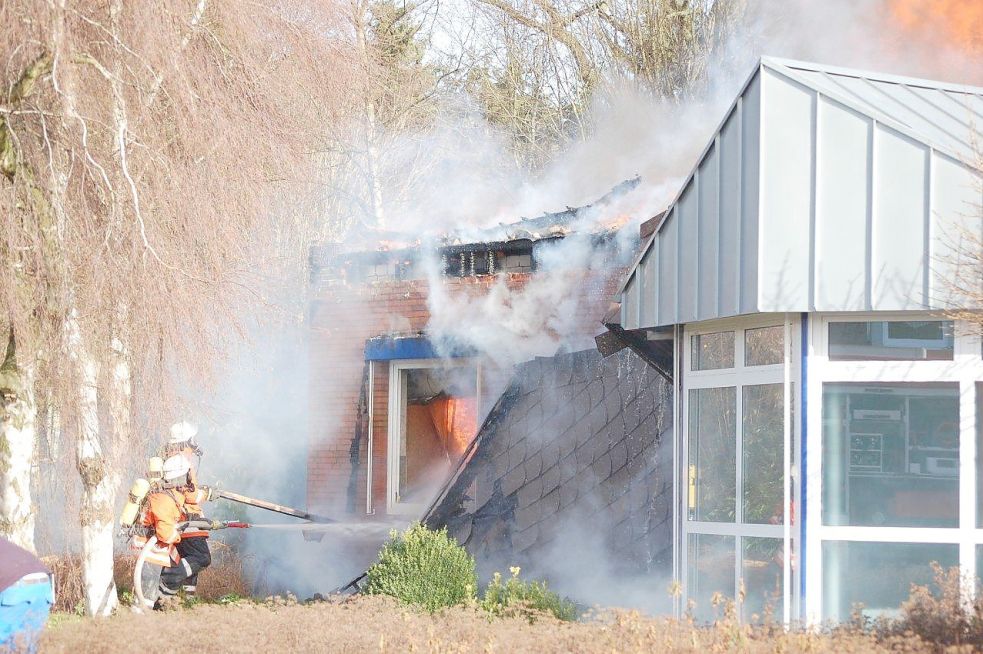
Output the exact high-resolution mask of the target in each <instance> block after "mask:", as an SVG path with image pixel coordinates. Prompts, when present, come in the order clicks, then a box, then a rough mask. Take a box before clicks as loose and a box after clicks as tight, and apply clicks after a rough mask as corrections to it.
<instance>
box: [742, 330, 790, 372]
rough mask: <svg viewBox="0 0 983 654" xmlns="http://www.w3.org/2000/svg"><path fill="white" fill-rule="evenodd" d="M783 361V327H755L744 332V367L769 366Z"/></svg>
mask: <svg viewBox="0 0 983 654" xmlns="http://www.w3.org/2000/svg"><path fill="white" fill-rule="evenodd" d="M784 360H785V327H784V325H776V326H774V327H757V328H755V329H748V330H745V332H744V365H746V366H771V365H776V364H780V363H782V362H783V361H784Z"/></svg>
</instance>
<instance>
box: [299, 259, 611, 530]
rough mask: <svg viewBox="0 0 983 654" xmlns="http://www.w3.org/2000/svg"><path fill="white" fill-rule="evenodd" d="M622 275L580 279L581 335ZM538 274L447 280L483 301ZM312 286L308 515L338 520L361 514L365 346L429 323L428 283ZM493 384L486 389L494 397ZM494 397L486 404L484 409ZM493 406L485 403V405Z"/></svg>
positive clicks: (380, 427)
mask: <svg viewBox="0 0 983 654" xmlns="http://www.w3.org/2000/svg"><path fill="white" fill-rule="evenodd" d="M622 272H623V269H621V268H612V269H611V270H610V271H609V273H606V274H604V275H594V276H590V277H587V278H585V280H584V283H583V284H582V285H581V286H580V293H581V294H582V296H583V297H582V298H581V299H582V303H581V306H583V307H584V311H583V315H582V316H581V319H582V323H581V324H582V326H583V331H584V333H585V335H588V336H589V335H592V334H593V333H595V332H596V331H597V330H598V328H599V326H600V325H599V321H600V318H601V316H602V315H603V314H604V312H605V311H606V309H607V306H608V303H609V302H610V300H611V298H612V297H613V295H614V293H615V290H616V285H617V283H618V282H619V281H620V278H621V274H622ZM536 274H542V273H536V272H521V273H517V272H510V273H504V275H498V276H478V277H446V278H444V279H443V280H442V283H443V284H445V286H446V288H447V292H448V293H450V294H457V293H467V294H471V295H476V296H480V295H481V294H483V293H486V292H488V290H489V289H490V288H491V287H492V285H493V284H495V283H497V280H498V279H499V278H503V277H504V279H505V282H506V284H507V285H508V286H509V287H510V288H514V289H516V288H521V287H522V286H524V285H525V284H527V283H528V282H529V280H530V278H531V276H532V275H536ZM323 277H324V275H322V276H321V278H319V279H316V280H315V287H314V293H313V301H312V303H311V309H310V316H309V324H310V329H311V339H310V348H311V350H310V358H311V364H312V365H311V380H310V383H311V392H310V394H309V395H310V402H311V406H310V416H311V420H310V424H311V435H310V446H309V455H308V475H307V478H308V487H307V501H308V506H309V507H310V508H311V510H314V511H318V512H324V513H327V514H329V515H331V514H332V513H334V514H340V513H342V512H344V511H346V510H349V509H350V508H353V509H354V515H356V516H358V515H363V516H364V515H365V513H366V481H367V480H366V474H367V469H368V468H367V465H366V460H367V456H368V452H367V439H362V440H361V441H360V442H359V443H358V447H357V455H358V456H357V458H358V464H357V465H355V466H353V464H352V441H353V438H354V436H355V433H356V424H357V420H358V410H357V407H358V401H359V394H360V391H361V386H362V380H363V375H364V372H365V365H366V362H365V361H364V347H365V342H366V341H367V340H368V339H370V338H373V337H376V336H382V335H391V336H397V335H414V334H417V333H420V332H423V331H424V330H425V328H426V325H427V322H428V320H429V317H430V316H429V312H428V309H427V294H428V293H427V282H426V280H419V279H415V280H395V279H391V278H388V279H387V278H383V279H375V280H372V281H367V282H364V283H360V284H349V283H345V282H339V281H333V280H331V279H324V278H323ZM388 374H389V366H388V362H385V361H378V362H376V363H375V364H374V378H375V384H374V388H373V389H372V394H373V398H374V400H373V416H372V487H373V491H372V493H373V506H374V507H375V509H376V514H377V515H384V514H385V505H386V471H387V463H386V461H387V452H386V445H387V434H388V402H389V380H388ZM495 388H496V387H495V384H493V383H492V384H486V390H490V391H491V392H494V390H495ZM494 399H495V398H486V401H485V402H483V405H484V406H485V408H487V407H489V406H490V405H491V404H493V403H494ZM487 400H490V401H487Z"/></svg>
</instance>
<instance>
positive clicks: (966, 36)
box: [888, 0, 983, 54]
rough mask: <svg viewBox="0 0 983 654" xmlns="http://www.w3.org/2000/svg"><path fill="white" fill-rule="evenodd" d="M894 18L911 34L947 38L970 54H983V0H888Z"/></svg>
mask: <svg viewBox="0 0 983 654" xmlns="http://www.w3.org/2000/svg"><path fill="white" fill-rule="evenodd" d="M888 4H889V7H890V10H891V14H892V16H893V17H894V20H895V21H896V22H897V23H898V25H899V26H900V27H901V28H902V29H903V30H904V31H905V32H907V33H908V34H909V35H911V36H914V37H920V38H926V39H932V40H937V39H944V42H945V43H946V44H948V45H953V46H955V47H957V48H959V49H960V50H962V51H963V52H966V53H967V54H983V2H981V0H889V3H888Z"/></svg>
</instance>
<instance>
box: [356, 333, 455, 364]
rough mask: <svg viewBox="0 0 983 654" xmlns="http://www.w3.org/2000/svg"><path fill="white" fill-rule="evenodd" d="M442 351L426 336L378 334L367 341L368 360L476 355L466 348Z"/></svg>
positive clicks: (366, 352)
mask: <svg viewBox="0 0 983 654" xmlns="http://www.w3.org/2000/svg"><path fill="white" fill-rule="evenodd" d="M445 350H446V348H444V349H442V350H441V351H440V352H438V351H437V348H436V347H435V346H434V344H433V343H432V342H431V341H430V339H429V338H427V337H426V336H404V337H393V336H376V337H375V338H370V339H369V340H367V341H365V360H366V361H393V360H398V359H441V358H446V357H449V358H458V357H469V356H474V353H473V352H470V351H468V350H466V349H464V348H457V349H452V350H451V351H450V352H448V351H445Z"/></svg>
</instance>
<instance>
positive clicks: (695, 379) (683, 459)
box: [676, 313, 802, 623]
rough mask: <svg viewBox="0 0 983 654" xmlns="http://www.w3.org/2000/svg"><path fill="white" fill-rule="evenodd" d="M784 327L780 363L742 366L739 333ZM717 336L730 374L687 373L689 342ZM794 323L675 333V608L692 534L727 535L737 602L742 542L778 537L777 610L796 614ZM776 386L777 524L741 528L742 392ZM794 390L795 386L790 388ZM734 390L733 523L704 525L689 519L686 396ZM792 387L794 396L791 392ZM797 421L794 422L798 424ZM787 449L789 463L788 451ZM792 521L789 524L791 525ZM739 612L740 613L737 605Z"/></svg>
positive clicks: (757, 321) (792, 318)
mask: <svg viewBox="0 0 983 654" xmlns="http://www.w3.org/2000/svg"><path fill="white" fill-rule="evenodd" d="M779 325H781V326H783V327H784V329H785V334H784V335H785V339H784V340H785V342H784V347H783V350H784V355H783V361H782V362H781V363H776V364H768V365H747V358H746V356H745V345H746V340H745V332H746V331H747V330H749V329H757V328H761V327H774V326H779ZM724 331H733V332H734V366H733V367H732V368H716V369H709V370H694V368H693V364H694V361H693V347H692V343H693V341H692V338H693V337H694V336H700V335H703V334H713V333H718V332H724ZM800 335H801V323H800V316H799V314H780V313H776V314H757V315H754V316H748V317H739V318H730V319H724V320H713V321H707V322H701V323H696V324H692V325H685V326H683V328H682V329H681V340H682V347H681V348H680V349H681V350H682V355H683V356H682V366H681V370H680V373H681V374H680V376H679V381H678V382H677V383H678V384H679V385H678V389H679V390H678V392H679V394H680V397H681V402H680V409H681V410H680V417H679V418H678V419H677V421H676V424H677V425H678V426H679V431H678V434H679V437H678V440H677V443H678V447H679V453H680V463H681V468H680V475H681V476H680V478H679V479H680V481H681V482H682V486H681V488H680V492H679V497H678V498H677V502H678V504H677V506H678V507H679V516H680V518H679V523H678V524H679V532H678V533H679V536H678V540H677V541H676V542H677V547H678V551H679V555H678V557H679V565H680V571H681V573H682V574H681V575H680V581H681V582H682V584H683V597H682V598H681V599H682V605H683V606H685V604H686V598H687V597H688V595H687V589H686V587H687V585H688V581H689V579H690V576H691V574H692V573H693V571H692V570H690V568H689V539H690V536H691V535H700V534H704V535H719V536H732V537H734V560H735V566H734V591H735V593H734V599H735V600H736V596H737V593H736V591H737V588H738V587H739V584H740V581H741V576H742V568H743V562H744V553H743V544H744V538H777V539H780V540H783V548H784V551H785V552H786V553H789V554H790V555H787V556H785V558H784V560H785V564H784V565H783V579H782V581H783V606H782V610H781V611H780V613H781V614H782V617H783V620H784V622H786V623H788V622H790V620H791V616H792V615H797V614H798V601H799V594H798V593H797V592H795V589H797V588H798V587H799V584H800V581H799V579H800V577H799V575H800V574H801V572H800V571H801V566H794V567H793V566H792V562H793V561H798V560H800V554H799V548H800V543H801V540H802V539H801V538H799V537H798V535H797V534H795V532H796V531H798V530H799V529H801V527H800V524H799V523H800V520H799V518H798V516H792V515H791V512H790V510H789V509H790V507H791V505H792V504H793V503H794V504H798V502H799V499H798V486H799V484H800V482H799V479H798V478H799V475H798V473H797V472H796V471H797V469H798V467H799V457H800V456H801V451H802V448H801V442H800V438H801V434H800V431H801V430H800V429H798V428H796V425H793V424H792V423H791V419H792V416H800V415H801V413H800V411H801V407H800V403H799V395H800V392H799V390H798V389H799V386H798V384H796V383H795V382H796V380H797V379H799V377H800V371H799V362H800V353H801V351H802V349H801V345H802V344H801V342H800V341H801V338H800ZM775 383H780V384H783V385H784V388H785V392H784V401H783V422H784V425H785V427H784V433H783V448H784V453H783V470H784V479H785V484H784V489H783V490H784V497H783V509H784V511H783V514H784V515H783V518H784V519H783V524H780V525H773V524H760V523H746V522H744V521H743V512H744V484H743V467H744V448H743V445H744V443H743V440H744V392H743V389H744V388H745V387H747V386H758V385H765V384H775ZM793 385H794V386H793ZM721 387H734V389H735V391H734V392H735V394H736V408H735V410H736V415H735V422H736V434H735V436H736V454H735V463H736V470H735V474H736V485H735V494H736V498H735V500H736V507H735V508H736V510H735V519H734V521H733V522H709V521H697V520H690V519H689V440H690V439H689V413H690V399H689V398H690V391H692V390H699V389H705V388H721ZM792 388H794V392H790V390H791V389H792ZM797 419H798V418H796V420H797ZM790 449H791V450H792V451H794V460H793V458H792V452H790ZM793 523H794V524H793ZM739 610H742V607H739Z"/></svg>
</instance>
